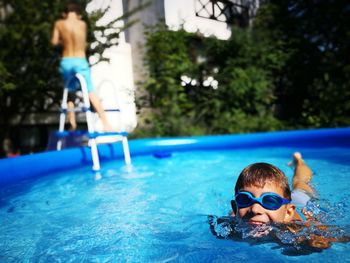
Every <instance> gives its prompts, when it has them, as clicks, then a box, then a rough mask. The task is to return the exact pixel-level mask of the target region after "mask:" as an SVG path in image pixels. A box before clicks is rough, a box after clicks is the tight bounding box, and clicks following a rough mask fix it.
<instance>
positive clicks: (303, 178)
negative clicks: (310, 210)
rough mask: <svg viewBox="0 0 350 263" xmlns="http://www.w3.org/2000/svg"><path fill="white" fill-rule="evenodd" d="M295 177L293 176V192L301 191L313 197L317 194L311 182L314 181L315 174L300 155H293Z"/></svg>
mask: <svg viewBox="0 0 350 263" xmlns="http://www.w3.org/2000/svg"><path fill="white" fill-rule="evenodd" d="M293 159H294V160H293V164H294V176H293V190H296V189H300V190H303V191H305V192H307V193H309V194H311V195H314V194H315V191H314V189H312V187H311V186H310V184H309V182H310V181H311V179H312V176H313V172H312V171H311V169H310V167H309V166H308V165H307V164H306V163H305V161H304V160H303V158H302V156H301V154H300V153H298V152H296V153H294V154H293Z"/></svg>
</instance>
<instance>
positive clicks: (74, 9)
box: [64, 2, 82, 15]
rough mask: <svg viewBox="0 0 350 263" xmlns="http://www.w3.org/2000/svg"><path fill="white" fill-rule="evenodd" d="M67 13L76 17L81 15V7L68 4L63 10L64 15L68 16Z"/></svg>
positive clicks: (76, 4)
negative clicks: (71, 13) (73, 13)
mask: <svg viewBox="0 0 350 263" xmlns="http://www.w3.org/2000/svg"><path fill="white" fill-rule="evenodd" d="M69 12H75V13H76V14H77V15H81V13H82V8H81V5H79V4H78V3H76V2H69V3H68V4H67V5H66V7H65V8H64V13H66V14H68V13H69Z"/></svg>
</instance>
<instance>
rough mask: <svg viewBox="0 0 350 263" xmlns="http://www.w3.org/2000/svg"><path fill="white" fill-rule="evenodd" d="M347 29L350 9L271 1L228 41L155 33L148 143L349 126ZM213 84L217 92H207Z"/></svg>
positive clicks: (317, 1) (344, 4)
mask: <svg viewBox="0 0 350 263" xmlns="http://www.w3.org/2000/svg"><path fill="white" fill-rule="evenodd" d="M349 24H350V3H349V2H348V1H345V0H333V1H326V0H314V1H304V0H282V1H280V0H278V1H277V0H276V1H274V0H273V1H269V3H268V4H265V5H262V7H261V8H260V9H259V12H258V15H257V17H256V18H255V20H254V24H253V26H252V27H250V28H247V29H239V28H233V29H232V37H231V38H230V39H229V40H227V41H220V40H217V39H215V38H203V37H201V36H200V35H198V34H191V33H186V32H184V31H182V30H180V31H178V32H173V31H169V30H168V29H167V28H166V27H165V26H158V27H156V28H152V29H150V30H148V31H147V32H146V36H147V39H148V42H147V55H146V60H145V64H146V66H147V67H148V68H149V71H150V78H149V81H148V82H146V83H145V89H146V90H147V92H148V93H149V96H148V97H145V98H144V101H143V104H141V107H150V109H151V114H150V115H149V125H148V126H146V128H145V129H143V130H140V131H139V132H140V134H142V135H145V134H146V135H147V132H148V135H151V136H152V135H153V136H154V135H159V136H172V135H191V134H215V133H233V132H235V133H236V132H253V131H268V130H279V129H297V128H309V127H310V128H318V127H337V126H346V125H349V124H350V79H349V77H350V56H349V54H350V45H349V43H350V29H349V27H348V25H349ZM183 76H187V77H188V79H189V82H188V83H186V84H185V85H181V82H182V80H181V78H182V77H183ZM208 77H212V78H213V79H215V80H217V81H218V86H217V88H215V87H214V86H210V85H209V86H208V85H204V83H205V80H207V79H208ZM213 79H211V80H213ZM191 81H192V82H191ZM193 81H194V82H193ZM145 102H146V103H145Z"/></svg>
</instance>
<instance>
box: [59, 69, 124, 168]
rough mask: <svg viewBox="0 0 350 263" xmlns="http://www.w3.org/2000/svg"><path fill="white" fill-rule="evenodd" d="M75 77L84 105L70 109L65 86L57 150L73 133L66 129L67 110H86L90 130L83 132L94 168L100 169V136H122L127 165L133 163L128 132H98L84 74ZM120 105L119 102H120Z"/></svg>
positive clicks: (118, 110)
mask: <svg viewBox="0 0 350 263" xmlns="http://www.w3.org/2000/svg"><path fill="white" fill-rule="evenodd" d="M75 77H76V78H77V80H78V81H79V84H80V88H81V90H82V93H83V104H84V106H83V107H77V108H74V109H68V105H67V99H68V88H67V87H65V88H64V90H63V98H62V103H61V113H60V123H59V130H58V132H57V133H56V136H57V137H59V139H58V141H57V150H61V148H62V138H64V137H67V136H69V135H70V134H71V132H67V131H64V124H65V120H66V114H67V112H78V111H79V110H80V111H82V112H85V116H86V122H87V128H88V131H87V132H85V133H83V134H84V135H87V136H88V137H89V145H90V149H91V156H92V162H93V167H92V169H93V170H94V171H99V170H100V168H101V166H100V160H99V154H98V149H97V142H96V138H97V137H100V136H121V141H122V144H123V153H124V159H125V163H126V164H127V165H130V164H131V157H130V151H129V144H128V139H127V136H128V133H127V132H124V131H122V132H102V133H101V132H96V131H95V129H94V125H93V122H92V121H93V118H92V112H91V107H90V99H89V92H88V89H87V84H86V80H85V78H84V76H82V75H81V74H80V73H77V74H75ZM118 106H119V104H118ZM105 111H116V112H120V109H119V108H118V109H107V110H105Z"/></svg>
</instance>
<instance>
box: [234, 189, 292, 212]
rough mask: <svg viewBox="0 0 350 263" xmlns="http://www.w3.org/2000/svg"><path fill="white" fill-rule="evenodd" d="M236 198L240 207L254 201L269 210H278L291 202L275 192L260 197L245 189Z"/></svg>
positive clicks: (249, 204)
mask: <svg viewBox="0 0 350 263" xmlns="http://www.w3.org/2000/svg"><path fill="white" fill-rule="evenodd" d="M235 199H236V204H237V206H238V208H246V207H249V206H251V205H253V204H254V203H258V204H260V205H261V206H262V207H264V208H265V209H268V210H277V209H278V208H280V207H281V206H282V205H285V204H289V203H290V202H291V201H290V200H287V199H284V198H283V197H281V196H279V195H278V194H275V193H264V194H262V195H261V196H260V197H258V198H256V197H254V196H253V195H252V194H251V193H249V192H244V191H242V192H238V193H237V194H236V196H235Z"/></svg>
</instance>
